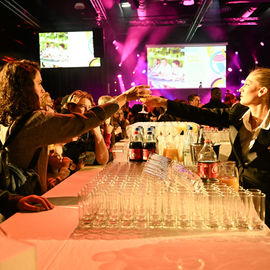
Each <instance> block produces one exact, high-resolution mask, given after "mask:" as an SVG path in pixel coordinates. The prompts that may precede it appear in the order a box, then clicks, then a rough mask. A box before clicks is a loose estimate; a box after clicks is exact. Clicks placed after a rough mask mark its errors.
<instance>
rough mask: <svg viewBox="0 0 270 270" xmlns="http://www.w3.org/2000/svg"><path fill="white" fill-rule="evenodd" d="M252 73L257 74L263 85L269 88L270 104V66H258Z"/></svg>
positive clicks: (260, 83) (269, 98)
mask: <svg viewBox="0 0 270 270" xmlns="http://www.w3.org/2000/svg"><path fill="white" fill-rule="evenodd" d="M251 73H252V74H253V75H255V77H256V80H257V81H258V83H259V85H260V86H261V87H266V88H267V89H268V104H270V68H256V69H254V70H253V71H251Z"/></svg>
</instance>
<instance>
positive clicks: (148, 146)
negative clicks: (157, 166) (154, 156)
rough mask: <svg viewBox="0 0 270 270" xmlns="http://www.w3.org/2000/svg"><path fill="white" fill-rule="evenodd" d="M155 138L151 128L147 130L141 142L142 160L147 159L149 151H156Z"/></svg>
mask: <svg viewBox="0 0 270 270" xmlns="http://www.w3.org/2000/svg"><path fill="white" fill-rule="evenodd" d="M156 150H157V146H156V139H155V136H154V134H153V133H152V131H151V130H147V134H146V137H145V140H144V143H143V161H147V160H148V158H149V155H150V154H151V153H156Z"/></svg>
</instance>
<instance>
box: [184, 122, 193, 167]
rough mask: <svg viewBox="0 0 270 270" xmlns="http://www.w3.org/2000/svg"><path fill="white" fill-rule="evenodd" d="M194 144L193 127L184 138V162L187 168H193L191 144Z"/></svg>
mask: <svg viewBox="0 0 270 270" xmlns="http://www.w3.org/2000/svg"><path fill="white" fill-rule="evenodd" d="M192 143H194V138H193V134H192V127H191V126H188V130H187V133H186V135H185V138H184V145H183V162H184V165H185V166H186V167H190V166H192V164H193V163H192V158H191V149H190V147H191V144H192Z"/></svg>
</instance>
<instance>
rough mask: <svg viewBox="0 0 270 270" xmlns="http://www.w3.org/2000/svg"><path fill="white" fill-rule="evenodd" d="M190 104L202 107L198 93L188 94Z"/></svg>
mask: <svg viewBox="0 0 270 270" xmlns="http://www.w3.org/2000/svg"><path fill="white" fill-rule="evenodd" d="M188 104H189V105H192V106H195V107H200V104H201V99H200V97H199V96H198V95H196V94H192V95H189V96H188Z"/></svg>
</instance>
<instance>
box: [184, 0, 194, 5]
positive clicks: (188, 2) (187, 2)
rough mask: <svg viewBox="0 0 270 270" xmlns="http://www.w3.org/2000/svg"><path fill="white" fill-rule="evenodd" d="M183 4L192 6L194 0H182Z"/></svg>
mask: <svg viewBox="0 0 270 270" xmlns="http://www.w3.org/2000/svg"><path fill="white" fill-rule="evenodd" d="M183 5H184V6H192V5H194V0H183Z"/></svg>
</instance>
